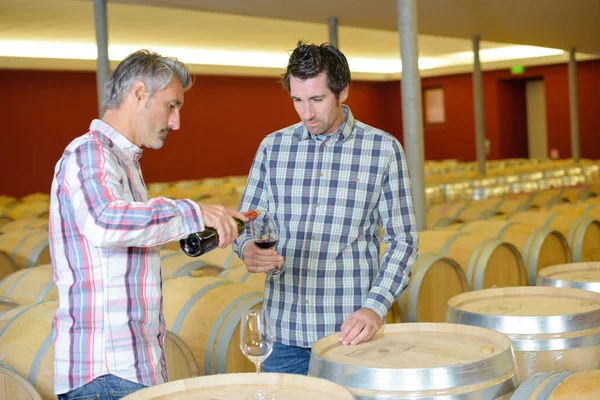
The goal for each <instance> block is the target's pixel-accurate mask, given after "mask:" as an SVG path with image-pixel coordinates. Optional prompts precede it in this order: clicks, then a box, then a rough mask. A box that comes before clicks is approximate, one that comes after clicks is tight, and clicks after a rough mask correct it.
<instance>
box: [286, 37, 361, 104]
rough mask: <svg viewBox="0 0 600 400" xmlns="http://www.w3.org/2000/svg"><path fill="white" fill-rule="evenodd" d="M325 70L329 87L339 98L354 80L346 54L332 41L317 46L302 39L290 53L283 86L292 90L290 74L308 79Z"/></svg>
mask: <svg viewBox="0 0 600 400" xmlns="http://www.w3.org/2000/svg"><path fill="white" fill-rule="evenodd" d="M323 71H325V72H326V73H327V87H328V88H329V90H331V91H332V92H333V94H335V96H336V97H338V98H339V96H340V93H342V91H343V90H344V89H345V88H346V87H348V86H350V82H351V80H352V79H351V77H350V67H349V66H348V60H346V56H344V54H343V53H342V52H341V51H340V50H338V49H337V48H336V47H335V46H334V45H332V44H331V43H327V42H326V43H323V44H322V45H320V46H317V45H316V44H307V43H305V42H303V41H302V40H301V41H299V42H298V44H297V45H296V48H295V49H294V51H293V52H292V54H291V55H290V59H289V61H288V66H287V70H286V71H285V74H283V76H282V83H283V87H284V88H285V90H287V91H288V92H289V91H290V76H293V77H294V78H298V79H301V80H306V79H310V78H314V77H315V76H317V75H319V74H320V73H321V72H323Z"/></svg>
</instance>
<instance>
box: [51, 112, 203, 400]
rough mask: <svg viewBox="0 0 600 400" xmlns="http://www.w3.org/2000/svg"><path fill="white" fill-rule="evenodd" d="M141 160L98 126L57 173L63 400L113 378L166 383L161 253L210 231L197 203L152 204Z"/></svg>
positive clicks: (55, 260)
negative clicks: (105, 377)
mask: <svg viewBox="0 0 600 400" xmlns="http://www.w3.org/2000/svg"><path fill="white" fill-rule="evenodd" d="M141 155H142V150H141V149H140V148H139V147H137V146H135V145H134V144H132V143H131V142H130V141H128V140H127V139H126V138H125V137H124V136H122V135H121V134H119V133H118V132H116V131H115V130H114V129H113V128H111V127H110V126H109V125H107V124H105V123H104V122H102V121H100V120H94V121H92V123H91V126H90V131H89V132H88V133H87V134H85V135H83V136H81V137H79V138H77V139H75V140H74V141H73V142H71V143H70V144H69V146H68V147H67V148H66V149H65V151H64V153H63V155H62V157H61V159H60V160H59V161H58V163H57V165H56V169H55V175H54V180H53V182H52V192H51V204H50V212H51V214H50V226H49V232H50V251H51V256H52V268H53V274H54V280H55V282H56V285H57V286H58V293H59V298H60V306H59V308H58V310H57V312H56V314H55V317H54V321H53V332H54V389H55V393H57V394H60V393H65V392H69V391H72V390H75V389H77V388H78V387H81V386H83V385H85V384H86V383H89V382H91V381H92V380H94V379H95V378H97V377H99V376H101V375H104V374H109V373H110V374H114V375H117V376H119V377H121V378H124V379H128V380H131V381H134V382H138V383H141V384H143V385H155V384H159V383H162V382H164V381H166V379H167V371H166V363H165V355H164V349H163V344H164V335H165V329H166V328H165V321H164V318H163V313H162V277H161V270H160V256H159V253H158V248H157V246H158V245H160V244H163V243H166V242H169V241H172V240H176V239H179V238H181V237H184V236H185V235H187V234H189V233H192V232H197V231H201V230H203V229H204V226H203V220H202V218H201V214H200V209H199V207H198V205H197V204H195V203H194V202H192V201H189V200H170V199H166V198H160V197H159V198H155V199H152V200H149V199H148V191H147V190H146V185H145V184H144V181H143V178H142V173H141V170H140V165H139V163H138V160H139V158H140V156H141Z"/></svg>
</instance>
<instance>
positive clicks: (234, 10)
mask: <svg viewBox="0 0 600 400" xmlns="http://www.w3.org/2000/svg"><path fill="white" fill-rule="evenodd" d="M2 3H3V4H0V89H1V92H2V94H3V96H4V106H3V107H2V108H0V116H1V117H2V121H3V122H4V123H5V124H6V123H8V125H7V126H5V127H6V128H7V129H5V131H4V134H3V142H2V146H1V148H0V170H1V172H0V174H1V176H2V179H0V400H3V399H7V400H39V399H43V400H56V399H57V396H56V394H54V388H53V377H54V373H53V371H54V363H53V354H54V348H53V330H52V321H53V318H54V315H55V312H56V309H57V307H58V305H59V302H60V301H61V299H59V295H58V290H57V287H56V285H55V283H54V279H55V276H54V272H53V266H52V257H51V251H50V245H49V229H50V226H49V212H50V201H51V195H50V191H51V183H52V179H53V174H54V173H55V171H54V168H55V165H56V163H57V161H58V160H59V158H60V157H61V154H62V153H63V151H64V149H65V147H66V146H67V145H68V144H69V143H70V142H71V141H72V140H73V139H75V138H76V137H78V136H80V135H82V134H84V133H85V132H86V131H87V130H88V129H89V126H90V121H92V120H93V119H95V118H98V117H99V116H98V114H99V110H98V91H99V88H98V82H97V75H98V71H97V58H98V55H97V53H96V46H97V42H96V40H97V39H96V37H95V33H96V32H97V30H98V27H97V24H98V21H99V20H98V18H99V17H98V13H97V9H96V10H95V8H94V7H95V6H96V7H97V6H98V3H105V6H106V9H107V10H108V12H107V14H106V15H105V21H104V23H106V26H107V27H108V48H109V50H110V51H109V56H110V59H109V64H108V65H109V67H110V68H111V69H112V68H114V67H115V66H116V65H117V63H118V61H120V60H121V59H122V58H123V57H122V56H121V55H119V54H120V53H123V51H124V50H123V49H124V48H127V49H129V48H130V49H131V51H134V50H136V49H137V48H144V47H145V48H152V47H153V46H155V47H156V48H164V49H170V51H172V54H170V55H173V56H176V57H177V56H178V51H179V54H180V57H181V59H182V61H184V62H186V63H188V64H189V66H190V70H191V72H192V74H193V76H194V84H193V86H192V88H191V89H190V90H189V91H188V92H186V94H185V103H184V107H183V108H182V109H181V128H180V129H179V130H176V131H175V130H174V131H173V132H170V133H169V135H168V138H167V139H166V142H165V145H164V146H163V147H162V148H161V149H159V150H153V149H144V150H143V156H142V157H141V159H140V165H141V169H142V170H143V179H144V182H145V185H146V187H147V191H148V198H150V199H154V198H157V197H163V198H167V199H190V200H192V201H195V202H199V203H208V204H221V205H224V206H226V207H229V208H233V209H236V210H238V208H239V206H240V200H241V198H242V196H243V193H244V190H245V188H246V184H247V182H248V175H249V171H250V168H251V166H252V162H253V159H254V157H255V154H256V152H257V149H258V146H259V145H260V143H261V141H262V140H263V139H264V138H265V137H266V136H267V135H268V134H270V133H272V132H275V131H276V130H278V129H281V128H283V127H285V126H289V125H292V124H295V123H297V122H299V118H298V115H297V114H296V112H295V110H294V105H293V101H292V100H291V99H290V96H289V94H288V93H287V92H286V91H285V90H284V89H283V87H282V84H281V74H282V73H283V72H284V70H285V66H286V62H287V57H288V56H289V53H290V52H291V49H293V48H294V46H295V45H296V42H297V41H298V40H300V39H302V40H307V41H309V42H314V43H323V42H328V41H329V42H333V41H339V48H340V49H341V50H342V51H343V52H345V54H346V56H347V57H348V61H349V64H350V69H351V72H352V84H351V85H350V91H349V97H348V100H347V102H346V104H347V105H348V106H349V107H350V108H351V109H352V113H353V115H354V117H355V118H356V119H358V120H360V121H362V122H364V123H366V124H368V125H371V126H374V127H377V128H379V129H382V130H384V131H385V132H387V133H388V134H390V135H391V136H393V137H394V138H396V139H397V140H398V141H399V142H400V143H401V144H402V146H403V150H404V152H405V154H406V157H407V159H408V169H409V173H410V177H411V185H412V188H413V198H414V207H415V214H416V216H417V224H418V237H419V243H418V258H417V260H416V262H415V264H414V265H413V266H412V272H411V278H410V282H409V284H408V287H407V288H406V290H404V291H403V292H402V293H401V294H400V295H399V296H398V297H397V299H396V300H395V301H394V302H393V304H392V306H391V307H390V309H389V312H388V314H387V316H386V317H385V318H384V320H385V323H384V325H383V327H382V328H381V330H380V331H379V332H378V333H377V335H376V336H375V337H374V338H373V339H371V340H370V341H367V342H364V343H361V344H358V345H356V348H357V351H354V352H349V351H347V350H345V347H344V346H342V345H340V343H339V341H338V336H336V335H337V333H335V334H332V335H329V336H325V337H323V338H321V339H320V340H319V341H318V342H317V343H316V344H315V345H314V347H312V350H311V364H310V369H309V374H308V376H301V375H292V374H283V373H282V374H276V373H261V374H260V375H258V376H257V375H256V373H255V366H254V364H253V363H252V362H251V361H250V360H249V359H248V358H247V357H246V356H245V355H244V354H243V353H242V352H241V351H240V345H239V343H240V329H241V327H240V318H241V317H242V312H243V311H247V310H251V309H255V310H258V309H260V308H261V307H262V306H263V294H264V292H265V282H266V280H265V274H264V273H251V272H249V271H248V270H247V269H246V266H245V263H244V261H243V260H242V259H241V258H240V257H238V255H237V254H236V253H235V252H234V251H233V248H232V246H228V247H226V248H216V249H214V250H212V251H210V252H207V253H206V254H202V255H201V256H199V257H190V256H188V255H186V254H185V253H184V252H183V251H182V248H181V243H180V242H179V240H174V241H171V242H169V243H166V244H164V245H161V246H160V249H159V252H160V260H161V262H160V263H161V274H162V298H163V304H162V311H163V313H164V319H165V323H166V329H167V334H166V336H165V340H164V350H165V353H166V362H167V370H168V374H169V379H168V381H169V382H167V383H164V384H161V385H157V386H154V387H150V388H148V389H144V390H141V391H139V392H136V393H134V394H132V395H131V396H130V397H127V399H128V400H129V399H131V400H134V399H138V400H147V399H159V398H160V399H163V398H169V399H171V398H172V399H184V398H192V397H186V396H194V395H195V394H197V395H198V396H200V395H202V396H208V397H198V398H206V399H209V398H223V399H230V398H243V395H245V394H252V391H253V390H254V389H255V386H256V385H257V384H260V385H262V387H263V389H264V391H265V392H269V391H270V392H272V393H274V394H276V395H277V399H279V400H282V399H299V398H310V399H349V400H350V399H409V398H410V399H420V398H423V399H425V398H427V399H440V400H441V399H454V398H456V399H459V398H460V399H490V400H491V399H517V400H520V399H555V400H558V399H560V400H562V399H577V400H585V399H590V400H591V399H600V119H599V112H598V110H600V35H598V31H597V29H598V26H600V3H599V2H598V1H593V0H578V1H577V2H574V1H572V0H571V1H569V0H554V1H543V0H530V1H525V2H523V1H521V2H519V1H482V2H470V1H468V0H460V1H452V2H446V1H445V0H397V1H382V2H381V4H379V3H377V4H374V3H373V2H366V1H354V2H351V3H353V6H352V7H350V6H346V2H344V1H343V0H334V1H331V2H319V1H314V0H306V1H305V2H300V3H297V2H296V3H297V4H295V5H294V4H292V3H291V2H275V3H272V2H267V1H264V0H256V1H250V0H248V1H245V2H236V1H233V0H224V1H217V0H211V1H198V2H194V1H183V0H182V1H174V2H168V1H160V0H155V1H147V2H144V1H139V0H119V1H107V2H104V1H99V0H95V1H93V0H56V1H53V2H47V1H43V0H34V1H29V0H23V1H5V2H2ZM284 3H285V4H284ZM329 3H331V4H329ZM450 3H452V5H450ZM473 3H478V4H477V5H474V4H473ZM302 6H303V7H302ZM278 7H279V8H278ZM405 7H406V8H407V9H409V8H410V9H411V10H412V11H414V12H415V14H411V13H409V12H404V11H405V10H404V8H405ZM411 7H414V8H411ZM346 8H349V9H348V10H346ZM407 15H408V16H410V15H413V17H414V18H413V19H411V18H409V17H407ZM141 20H143V22H140V21H141ZM162 21H164V26H162V25H161V24H162ZM400 21H403V22H402V23H404V24H410V25H411V28H412V29H414V30H415V31H417V33H418V35H417V39H418V40H416V41H415V42H414V43H412V44H410V43H409V44H407V42H406V38H403V37H401V36H402V34H403V33H404V34H408V33H407V32H408V31H409V30H410V29H409V28H406V29H405V30H402V28H405V27H404V26H403V27H399V26H398V24H399V22H400ZM492 21H494V22H493V23H492ZM417 22H418V24H417ZM95 23H96V25H95ZM480 40H481V45H480ZM20 41H21V42H20ZM19 43H21V44H20V45H19ZM44 43H46V44H45V45H44ZM77 43H78V46H83V47H76V45H75V44H77ZM85 43H87V44H85ZM29 44H32V45H31V49H32V50H35V51H37V53H32V54H27V51H29V49H30V47H28V46H29ZM105 44H106V43H105ZM401 44H402V45H403V46H405V48H407V47H411V46H414V47H413V48H412V49H413V50H415V51H416V52H417V53H418V54H419V60H418V64H417V60H412V61H414V66H417V65H418V68H419V69H420V70H419V71H418V76H417V77H418V80H414V79H413V81H412V85H413V91H412V92H410V91H409V90H410V89H408V82H404V80H408V79H409V78H408V76H409V72H410V69H409V68H407V67H408V62H409V59H408V58H407V56H405V55H401V50H400V45H401ZM63 45H64V48H63V47H61V46H63ZM67 45H68V46H67ZM71 45H72V46H74V47H73V49H75V50H73V51H74V52H75V53H74V54H71V55H61V56H59V55H58V52H60V51H63V50H64V49H67V48H68V47H69V46H71ZM88 45H89V46H91V49H92V52H91V55H90V54H88V53H89V51H88V50H87V49H88V47H89V46H88ZM11 46H12V47H11ZM45 46H46V47H47V50H48V51H42V49H43V48H44V47H45ZM85 46H88V47H85ZM98 46H99V45H98ZM110 46H114V47H110ZM119 46H121V47H122V48H119ZM127 46H129V47H127ZM131 46H137V47H131ZM84 47H85V48H84ZM474 47H476V48H477V49H478V51H480V52H481V58H479V55H477V56H476V55H475V53H474V51H475V50H474ZM3 48H4V50H3ZM78 49H79V50H78ZM17 50H19V51H17ZM11 51H12V53H11ZM53 52H54V54H53ZM77 52H79V53H80V54H76V53H77ZM119 52H120V53H119ZM203 52H205V53H206V54H209V53H211V52H213V53H215V54H217V53H218V54H217V58H216V59H214V60H208V59H207V60H199V58H195V57H200V56H199V55H198V54H205V53H203ZM126 54H127V53H123V56H124V55H126ZM227 54H229V55H231V56H232V57H234V56H235V57H237V58H238V60H237V61H232V60H229V59H227V57H226V55H227ZM465 54H466V55H465ZM186 57H187V59H189V60H191V61H189V62H187V61H186ZM206 57H208V55H206ZM461 57H462V58H461ZM474 59H476V60H478V61H477V62H474ZM281 60H283V63H282V62H281ZM361 61H362V63H361ZM400 61H402V63H400ZM379 62H381V65H379V64H378V63H379ZM386 62H387V64H386ZM479 62H480V63H481V65H478V64H479ZM428 63H429V64H428ZM401 65H405V67H401ZM403 71H404V72H403ZM404 74H406V75H404ZM415 85H416V86H415ZM414 88H416V89H414ZM415 95H418V96H417V97H416V100H415V97H414V96H415ZM409 96H410V97H411V98H410V99H409V98H408V97H409ZM415 104H416V105H415ZM407 107H410V109H408V108H407ZM415 127H417V128H418V129H415ZM421 156H422V157H421ZM240 211H243V212H246V211H249V210H240ZM394 211H395V212H400V211H399V210H394ZM380 233H381V235H382V236H383V234H384V231H383V228H380ZM385 251H386V244H385V243H384V242H383V241H382V242H381V248H380V255H383V254H384V253H385ZM62 301H65V300H64V299H63V300H62ZM339 371H342V372H343V373H342V372H339ZM244 388H245V389H244ZM248 388H250V389H248ZM244 390H246V392H244ZM211 396H213V397H211ZM219 396H223V397H219ZM227 396H230V397H227ZM236 396H239V397H236Z"/></svg>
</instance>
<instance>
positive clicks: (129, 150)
mask: <svg viewBox="0 0 600 400" xmlns="http://www.w3.org/2000/svg"><path fill="white" fill-rule="evenodd" d="M90 131H96V132H100V133H101V134H103V135H104V136H106V137H107V138H108V139H110V141H111V142H113V143H114V144H115V146H117V147H118V148H119V150H121V151H122V152H123V153H124V154H126V155H128V156H130V157H131V158H133V159H134V160H139V159H140V157H141V156H142V152H143V150H142V149H140V148H139V147H138V146H136V145H135V144H133V143H131V142H130V141H129V139H127V138H126V137H125V136H123V135H122V134H121V133H119V132H117V131H116V130H115V128H113V127H112V126H110V125H109V124H107V123H106V122H104V121H102V120H100V119H94V120H93V121H92V123H91V124H90Z"/></svg>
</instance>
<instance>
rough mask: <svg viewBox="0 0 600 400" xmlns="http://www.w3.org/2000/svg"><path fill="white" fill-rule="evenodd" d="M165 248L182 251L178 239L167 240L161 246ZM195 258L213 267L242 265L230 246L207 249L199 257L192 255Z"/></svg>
mask: <svg viewBox="0 0 600 400" xmlns="http://www.w3.org/2000/svg"><path fill="white" fill-rule="evenodd" d="M162 248H163V249H165V250H173V251H178V252H180V253H183V252H182V251H181V246H180V245H179V241H175V242H169V243H166V244H164V245H163V246H162ZM194 258H195V259H196V260H199V261H202V262H204V263H206V264H209V265H214V266H215V267H221V268H229V267H235V266H237V265H244V262H243V261H242V260H240V258H239V257H238V256H237V254H235V253H234V252H233V250H232V248H231V246H227V247H225V248H224V249H222V248H220V247H217V248H216V249H214V250H211V251H209V252H208V253H206V254H202V255H201V256H200V257H194Z"/></svg>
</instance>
